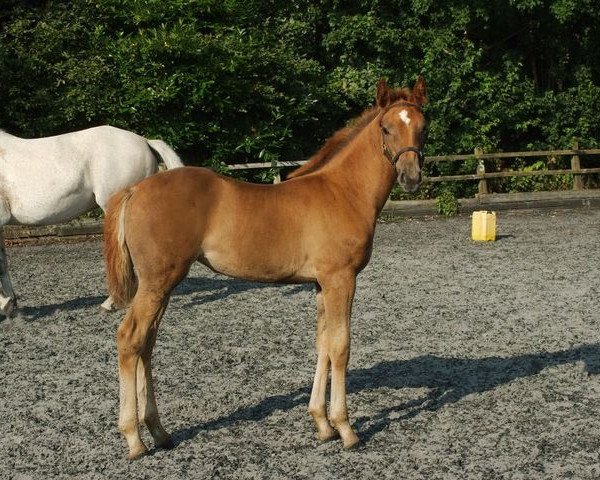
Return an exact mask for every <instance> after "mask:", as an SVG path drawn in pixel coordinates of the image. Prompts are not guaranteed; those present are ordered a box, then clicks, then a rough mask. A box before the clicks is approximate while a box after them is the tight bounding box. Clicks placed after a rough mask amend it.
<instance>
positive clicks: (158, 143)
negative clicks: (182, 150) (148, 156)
mask: <svg viewBox="0 0 600 480" xmlns="http://www.w3.org/2000/svg"><path fill="white" fill-rule="evenodd" d="M146 141H147V142H148V145H150V149H151V150H152V151H153V152H154V154H155V155H157V156H158V157H159V158H158V159H159V160H162V161H163V162H165V165H166V166H167V169H168V170H171V169H172V168H177V167H183V162H182V161H181V158H179V155H177V154H176V153H175V151H174V150H173V149H172V148H171V147H169V146H168V145H167V144H166V143H165V142H163V141H162V140H146Z"/></svg>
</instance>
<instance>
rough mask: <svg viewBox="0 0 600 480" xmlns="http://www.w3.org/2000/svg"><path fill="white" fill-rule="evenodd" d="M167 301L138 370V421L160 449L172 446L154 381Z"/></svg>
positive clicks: (144, 349) (152, 331)
mask: <svg viewBox="0 0 600 480" xmlns="http://www.w3.org/2000/svg"><path fill="white" fill-rule="evenodd" d="M166 303H167V302H166V301H165V302H164V304H163V306H162V311H161V312H159V315H158V318H157V320H156V325H153V326H152V327H151V328H150V332H149V335H148V339H147V341H146V345H145V346H144V348H143V349H142V355H141V358H140V361H139V362H138V368H137V400H138V419H139V423H140V424H145V425H146V426H147V427H148V430H150V433H151V434H152V438H153V439H154V445H155V446H156V447H160V448H170V447H171V446H172V442H171V436H170V435H169V434H168V433H167V432H166V431H165V429H164V428H163V426H162V424H161V423H160V419H159V417H158V408H157V406H156V398H155V396H154V385H153V381H152V350H153V349H154V344H155V343H156V334H157V333H158V322H159V320H160V318H161V317H162V315H163V312H164V310H165V308H166V306H167V305H166Z"/></svg>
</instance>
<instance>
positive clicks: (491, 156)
mask: <svg viewBox="0 0 600 480" xmlns="http://www.w3.org/2000/svg"><path fill="white" fill-rule="evenodd" d="M582 155H600V149H588V150H580V149H579V146H578V144H577V143H574V144H573V148H572V149H570V150H544V151H531V152H497V153H483V152H482V151H481V150H480V149H478V148H476V149H475V151H474V152H473V153H472V154H467V155H434V156H431V157H426V158H425V163H439V162H460V161H464V160H473V159H475V160H477V167H476V171H475V172H473V173H472V174H463V175H445V176H436V177H434V176H432V177H429V176H428V177H424V178H423V182H455V181H467V180H475V181H478V182H479V193H480V194H484V195H485V194H487V193H489V192H488V186H487V179H490V178H508V177H531V176H544V175H568V174H571V175H574V179H573V189H574V190H581V189H582V188H583V180H582V175H588V174H592V173H600V168H581V165H580V156H582ZM561 156H570V157H571V168H569V169H545V170H527V171H520V170H505V171H500V172H487V171H486V169H485V160H498V159H502V158H526V157H546V158H551V157H561ZM305 163H306V161H296V162H294V161H292V162H274V163H245V164H237V165H229V169H230V170H234V171H235V170H251V169H267V168H276V169H282V168H288V167H297V166H300V165H303V164H305ZM280 179H281V178H280V175H279V173H278V174H277V175H276V177H275V183H277V182H278V181H280Z"/></svg>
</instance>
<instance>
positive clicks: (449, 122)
mask: <svg viewBox="0 0 600 480" xmlns="http://www.w3.org/2000/svg"><path fill="white" fill-rule="evenodd" d="M2 3H3V7H2V8H0V99H1V100H2V101H1V102H0V127H1V128H4V129H6V130H8V131H11V132H13V133H15V134H17V135H23V136H42V135H50V134H55V133H62V132H66V131H70V130H75V129H78V128H85V127H89V126H91V125H97V124H103V123H110V124H113V125H116V126H120V127H124V128H127V129H130V130H133V131H136V132H138V133H140V134H142V135H145V136H148V137H160V138H163V139H164V140H165V141H167V142H168V143H170V144H171V145H173V146H174V147H175V148H176V149H177V150H178V151H179V152H180V153H182V154H183V155H184V159H185V161H186V163H194V164H204V165H210V166H213V167H215V168H220V169H223V166H224V165H225V164H231V163H243V162H255V161H259V160H262V161H267V162H272V161H275V160H298V159H303V158H306V157H308V156H309V155H311V154H312V153H313V152H314V151H315V150H316V149H317V148H318V147H319V145H320V144H322V142H323V141H324V140H325V139H326V138H327V137H328V136H329V135H331V134H332V133H333V132H334V131H335V130H336V129H338V128H340V127H342V126H343V125H344V124H345V123H346V122H347V121H349V120H350V119H351V118H352V117H354V116H356V115H358V114H359V113H360V112H361V111H362V110H363V109H364V108H366V107H368V106H370V105H371V104H372V102H373V99H374V87H375V83H376V82H377V80H378V79H379V78H381V77H386V78H388V79H389V80H390V82H391V83H392V84H394V85H411V84H412V83H413V82H414V80H415V78H416V77H417V75H418V74H423V75H424V77H425V78H426V80H427V85H428V91H429V97H430V100H431V101H430V104H429V105H428V106H427V108H426V113H427V116H428V118H429V128H428V139H427V140H428V141H427V146H426V153H427V154H428V155H433V154H448V153H471V152H473V149H474V148H475V147H478V148H481V149H483V150H484V151H497V150H504V151H508V150H522V149H531V148H536V149H541V148H568V147H570V146H571V143H572V140H573V139H574V138H577V139H579V142H580V146H581V147H582V148H588V147H598V146H599V144H600V115H598V112H599V111H600V4H599V3H598V2H596V1H594V0H551V1H547V2H546V1H544V2H543V1H541V0H492V1H489V0H475V1H466V0H452V1H450V2H434V1H433V0H369V1H366V0H360V1H357V2H338V1H331V0H326V1H323V2H309V1H307V0H296V1H293V2H289V1H286V2H284V1H282V0H246V1H244V2H240V1H239V0H226V1H221V2H217V1H214V0H173V1H169V2H164V1H159V0H149V1H145V2H140V1H139V0H81V1H78V2H67V1H66V0H39V1H31V2H18V1H16V0H4V1H3V2H2ZM517 166H518V165H517V164H515V165H508V166H504V167H506V168H515V167H517ZM522 166H523V167H532V165H530V164H525V165H522ZM428 168H430V169H433V171H432V174H435V173H441V174H444V175H451V174H458V173H472V172H473V171H474V165H472V164H469V162H465V163H463V164H461V163H458V162H447V163H446V164H440V165H439V166H435V167H434V166H428ZM532 168H533V167H532ZM536 168H537V167H536ZM436 169H437V170H436ZM261 175H262V176H263V177H264V180H265V181H267V180H270V179H271V178H272V175H271V174H269V173H268V172H267V173H265V174H261ZM259 176H260V175H259ZM544 182H545V183H544ZM548 182H558V183H559V184H560V185H558V187H561V185H563V184H564V182H568V179H567V180H564V179H554V178H552V179H548V180H543V181H541V183H540V181H538V180H534V179H531V178H527V179H518V180H515V182H514V185H511V184H509V183H501V182H496V183H497V185H498V188H499V189H506V188H515V189H521V188H528V189H531V188H533V189H535V188H539V187H540V185H542V186H543V187H544V188H545V187H547V186H548V185H549V184H548ZM560 182H563V183H560ZM491 184H493V185H496V184H494V183H493V182H491ZM446 188H447V186H440V185H435V186H429V187H428V188H427V189H426V192H427V194H428V195H431V196H436V195H439V194H440V193H441V192H442V191H443V190H444V189H446ZM452 189H453V190H452V193H453V194H454V195H455V196H468V195H471V194H472V193H473V192H474V189H476V185H474V184H472V183H469V182H464V183H461V184H460V185H458V186H453V187H452ZM398 195H399V196H400V194H398Z"/></svg>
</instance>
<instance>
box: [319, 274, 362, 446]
mask: <svg viewBox="0 0 600 480" xmlns="http://www.w3.org/2000/svg"><path fill="white" fill-rule="evenodd" d="M319 283H320V285H321V287H322V288H323V291H322V293H323V306H324V319H325V321H324V323H325V326H324V329H323V332H322V333H321V335H322V338H321V344H322V345H323V351H324V352H326V354H327V356H328V358H329V361H330V362H331V404H330V411H329V420H330V421H331V424H332V425H333V427H334V428H335V429H336V430H337V431H338V433H339V435H340V437H341V439H342V443H343V445H344V448H351V447H353V446H354V445H356V444H357V443H358V436H357V435H356V433H354V430H353V429H352V427H351V426H350V422H349V421H348V409H347V406H346V369H347V368H348V359H349V358H350V314H351V311H352V300H353V299H354V290H355V286H356V277H355V275H354V273H353V272H352V273H351V272H347V273H339V274H336V275H330V276H328V277H327V278H325V279H324V280H323V281H319Z"/></svg>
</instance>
